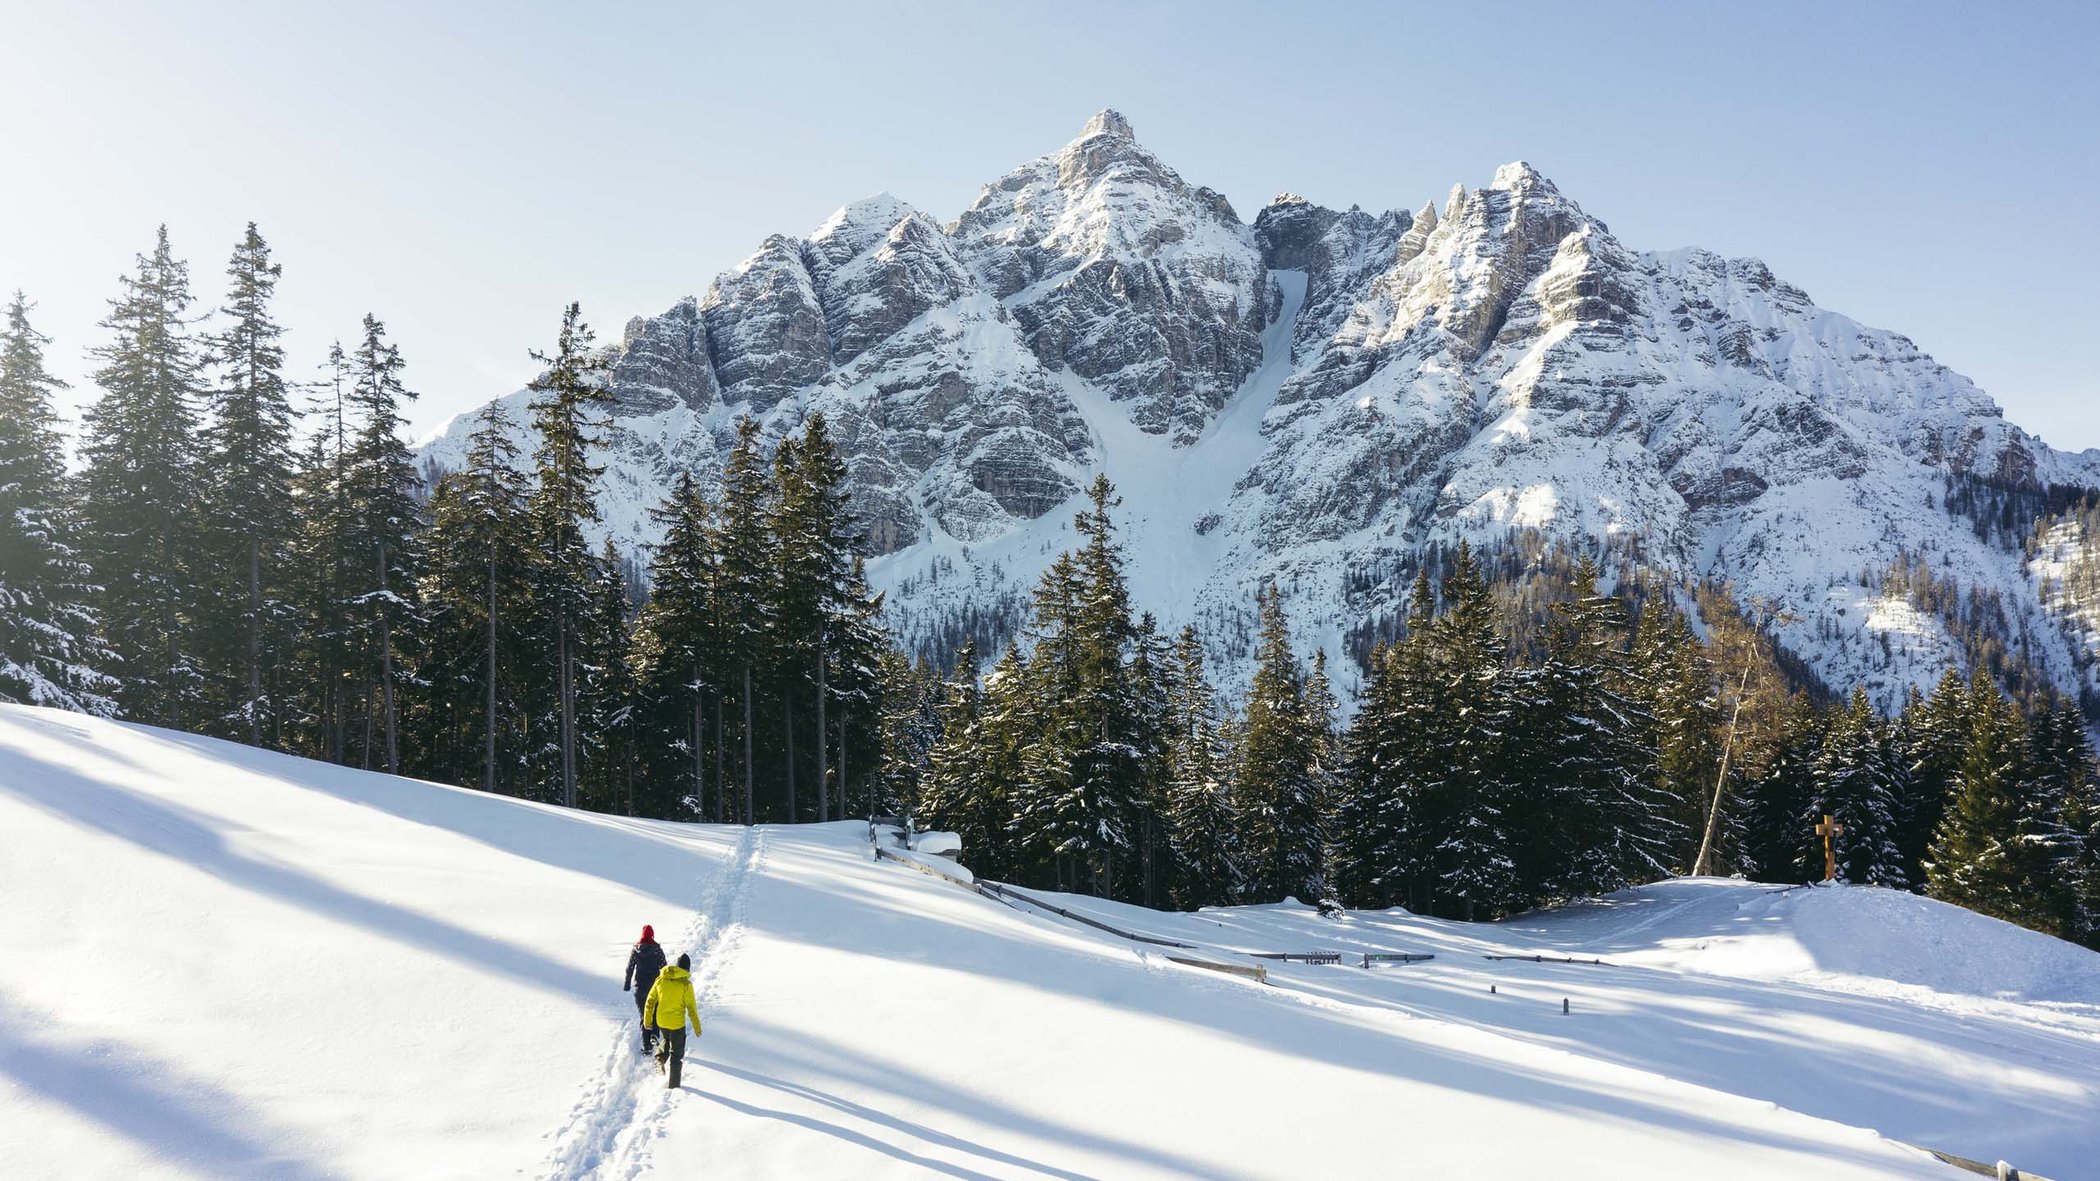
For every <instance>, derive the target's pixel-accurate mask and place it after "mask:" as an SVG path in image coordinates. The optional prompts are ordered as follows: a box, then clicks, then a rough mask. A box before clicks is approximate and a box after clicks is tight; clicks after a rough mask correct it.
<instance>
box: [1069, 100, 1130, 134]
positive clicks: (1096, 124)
mask: <svg viewBox="0 0 2100 1181" xmlns="http://www.w3.org/2000/svg"><path fill="white" fill-rule="evenodd" d="M1067 126H1069V124H1067ZM1096 135H1112V136H1115V137H1116V138H1118V139H1129V140H1134V139H1136V138H1137V132H1135V131H1133V130H1131V128H1130V120H1128V119H1126V118H1124V117H1123V112H1121V111H1112V110H1109V109H1108V108H1106V107H1104V108H1102V109H1101V110H1099V111H1096V112H1094V117H1093V118H1091V119H1088V120H1087V121H1086V126H1085V127H1082V128H1080V129H1079V138H1081V139H1087V138H1089V137H1091V136H1096Z"/></svg>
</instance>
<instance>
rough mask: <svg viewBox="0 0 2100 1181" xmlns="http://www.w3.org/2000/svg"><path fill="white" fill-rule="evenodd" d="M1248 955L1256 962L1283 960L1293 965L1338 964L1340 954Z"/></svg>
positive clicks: (1325, 952) (1274, 953)
mask: <svg viewBox="0 0 2100 1181" xmlns="http://www.w3.org/2000/svg"><path fill="white" fill-rule="evenodd" d="M1247 954H1248V955H1251V956H1253V957H1254V958H1255V959H1258V960H1283V961H1285V962H1287V963H1293V964H1339V963H1341V962H1342V953H1341V952H1338V951H1250V952H1248V953H1247Z"/></svg>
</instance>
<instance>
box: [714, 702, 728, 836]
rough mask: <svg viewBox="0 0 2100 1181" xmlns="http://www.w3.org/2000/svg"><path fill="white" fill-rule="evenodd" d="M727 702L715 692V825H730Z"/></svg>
mask: <svg viewBox="0 0 2100 1181" xmlns="http://www.w3.org/2000/svg"><path fill="white" fill-rule="evenodd" d="M725 704H726V702H725V700H724V698H723V696H722V691H721V690H720V689H717V690H715V823H716V824H727V823H729V777H728V776H726V775H724V774H723V773H722V711H723V709H724V707H725Z"/></svg>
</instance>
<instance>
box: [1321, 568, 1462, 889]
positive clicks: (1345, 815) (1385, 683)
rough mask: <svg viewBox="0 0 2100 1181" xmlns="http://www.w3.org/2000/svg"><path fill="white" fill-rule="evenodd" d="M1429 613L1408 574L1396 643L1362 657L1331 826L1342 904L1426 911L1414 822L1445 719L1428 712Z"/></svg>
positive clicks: (1420, 583) (1425, 581) (1425, 848)
mask: <svg viewBox="0 0 2100 1181" xmlns="http://www.w3.org/2000/svg"><path fill="white" fill-rule="evenodd" d="M1436 612H1437V603H1436V595H1435V593H1434V592H1433V591H1432V590H1431V589H1430V584H1429V574H1428V570H1427V568H1426V567H1425V568H1422V569H1419V570H1417V571H1416V574H1415V580H1414V587H1413V590H1412V592H1411V593H1410V595H1409V598H1408V613H1407V630H1406V633H1405V635H1404V637H1403V638H1402V639H1401V640H1400V641H1399V642H1397V643H1394V644H1389V645H1385V646H1383V647H1381V648H1379V649H1377V650H1375V651H1373V652H1372V654H1371V661H1370V670H1369V671H1370V675H1369V677H1368V679H1367V680H1366V681H1365V683H1364V692H1363V700H1362V701H1361V702H1359V704H1358V708H1357V712H1356V718H1355V720H1354V721H1353V722H1352V723H1351V724H1350V727H1349V733H1348V736H1347V739H1346V748H1347V754H1346V758H1345V762H1344V768H1345V769H1344V772H1343V778H1342V787H1341V795H1342V801H1341V803H1340V805H1339V808H1338V813H1337V819H1336V825H1335V827H1336V828H1337V830H1338V831H1339V834H1340V835H1339V839H1338V841H1337V845H1336V872H1337V874H1338V875H1339V878H1340V883H1339V884H1340V887H1341V890H1342V893H1343V897H1344V899H1345V900H1346V901H1348V903H1349V904H1350V905H1352V906H1361V907H1368V908H1372V909H1384V908H1386V907H1389V906H1395V905H1399V904H1401V903H1403V902H1405V903H1407V904H1409V905H1426V901H1424V888H1423V883H1424V880H1425V879H1426V878H1427V876H1428V874H1429V873H1430V862H1431V853H1430V846H1429V843H1428V837H1429V831H1428V826H1427V824H1426V823H1424V821H1423V819H1422V816H1423V814H1424V812H1425V811H1426V806H1427V805H1429V804H1430V803H1432V800H1431V799H1430V796H1429V794H1428V792H1427V791H1426V790H1425V787H1426V783H1427V780H1428V779H1429V777H1430V776H1431V775H1432V774H1433V770H1432V769H1433V768H1434V767H1435V766H1437V763H1436V760H1437V758H1438V753H1437V747H1439V746H1440V741H1439V739H1440V737H1441V734H1442V731H1443V730H1444V729H1446V728H1447V727H1448V723H1449V721H1450V719H1449V718H1448V717H1446V716H1444V715H1443V713H1442V711H1440V710H1438V709H1437V708H1436V706H1435V703H1434V697H1433V694H1432V685H1431V683H1430V670H1429V661H1430V642H1431V638H1432V636H1431V627H1432V626H1433V625H1434V623H1435V621H1436Z"/></svg>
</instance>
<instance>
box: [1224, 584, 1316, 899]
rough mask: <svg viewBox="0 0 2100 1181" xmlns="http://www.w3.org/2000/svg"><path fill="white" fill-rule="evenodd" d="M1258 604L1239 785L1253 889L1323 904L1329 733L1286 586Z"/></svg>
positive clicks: (1257, 894)
mask: <svg viewBox="0 0 2100 1181" xmlns="http://www.w3.org/2000/svg"><path fill="white" fill-rule="evenodd" d="M1255 604H1256V610H1257V612H1258V614H1259V618H1260V632H1259V635H1258V638H1257V639H1256V641H1255V651H1254V660H1255V665H1254V681H1253V684H1252V686H1251V687H1250V689H1249V690H1248V694H1247V703H1246V710H1245V717H1246V721H1245V728H1244V729H1243V730H1242V731H1241V738H1240V758H1239V775H1238V778H1237V781H1236V783H1235V784H1234V801H1235V803H1237V804H1238V806H1239V814H1240V820H1241V825H1242V835H1243V839H1244V842H1245V843H1244V849H1245V862H1244V866H1245V869H1246V872H1247V879H1248V890H1249V893H1250V895H1251V896H1252V900H1254V901H1257V902H1274V901H1277V900H1279V899H1282V898H1285V897H1295V898H1297V899H1298V900H1300V901H1301V902H1309V903H1320V902H1324V901H1326V900H1327V898H1328V897H1329V895H1330V893H1331V891H1330V890H1329V887H1328V884H1327V881H1326V879H1325V877H1324V871H1325V868H1326V857H1325V840H1324V835H1325V831H1326V824H1325V820H1326V818H1325V817H1324V816H1323V815H1322V814H1321V812H1320V808H1321V805H1322V803H1323V802H1324V801H1323V799H1322V792H1321V790H1320V783H1319V766H1320V759H1321V756H1322V753H1323V751H1322V746H1323V741H1324V737H1323V735H1322V734H1321V733H1320V732H1319V729H1318V726H1317V725H1316V724H1315V722H1314V720H1313V718H1312V714H1311V710H1310V709H1309V708H1308V707H1307V703H1306V694H1305V673H1304V670H1303V669H1301V668H1300V667H1299V664H1298V658H1297V656H1296V654H1295V653H1293V652H1292V651H1291V630H1290V620H1289V618H1288V617H1287V616H1286V615H1285V614H1284V610H1283V592H1282V591H1281V590H1279V589H1278V588H1277V586H1276V584H1275V583H1273V582H1271V583H1267V584H1265V585H1264V586H1263V587H1262V588H1261V590H1260V591H1258V592H1257V593H1256V596H1255Z"/></svg>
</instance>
